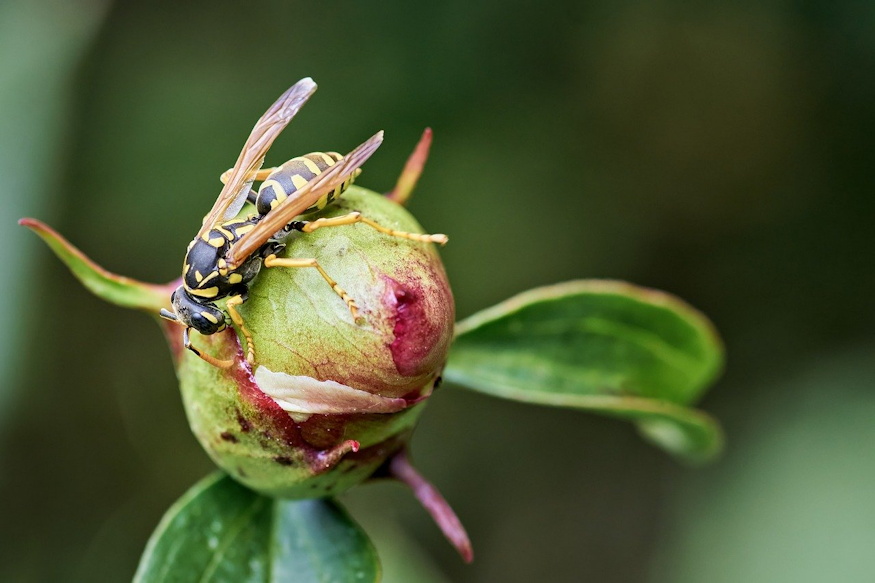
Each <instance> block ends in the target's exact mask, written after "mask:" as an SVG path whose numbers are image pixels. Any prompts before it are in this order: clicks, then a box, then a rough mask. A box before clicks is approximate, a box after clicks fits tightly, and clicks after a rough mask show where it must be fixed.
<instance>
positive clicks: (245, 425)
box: [237, 411, 252, 433]
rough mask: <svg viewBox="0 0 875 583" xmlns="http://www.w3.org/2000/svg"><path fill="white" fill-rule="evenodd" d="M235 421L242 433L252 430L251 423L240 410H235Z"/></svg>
mask: <svg viewBox="0 0 875 583" xmlns="http://www.w3.org/2000/svg"><path fill="white" fill-rule="evenodd" d="M237 423H238V424H240V431H242V432H243V433H249V432H250V431H252V425H251V424H250V423H249V421H247V419H246V417H244V416H243V414H242V413H241V412H240V411H237Z"/></svg>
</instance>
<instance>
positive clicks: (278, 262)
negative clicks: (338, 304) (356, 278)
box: [264, 255, 359, 322]
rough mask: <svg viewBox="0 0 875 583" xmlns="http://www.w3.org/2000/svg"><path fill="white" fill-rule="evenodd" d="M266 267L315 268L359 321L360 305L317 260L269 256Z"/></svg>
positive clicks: (266, 259)
mask: <svg viewBox="0 0 875 583" xmlns="http://www.w3.org/2000/svg"><path fill="white" fill-rule="evenodd" d="M264 266H265V267H314V268H316V271H318V272H319V274H320V275H321V276H322V277H323V279H325V281H327V282H328V285H330V286H331V289H333V290H334V293H336V294H337V295H338V296H340V299H342V300H343V301H344V302H346V307H348V308H349V311H350V313H351V314H352V318H353V320H355V321H356V322H358V321H359V307H358V304H356V303H355V300H354V299H352V298H351V297H350V296H349V294H348V293H346V292H345V291H344V290H343V288H342V287H340V286H339V285H337V282H336V281H334V280H333V279H331V276H330V275H328V274H327V273H326V272H325V270H324V269H322V266H321V265H319V262H318V261H316V260H315V259H290V258H279V257H277V256H276V255H268V256H267V257H266V258H265V259H264Z"/></svg>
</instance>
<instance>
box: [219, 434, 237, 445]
mask: <svg viewBox="0 0 875 583" xmlns="http://www.w3.org/2000/svg"><path fill="white" fill-rule="evenodd" d="M219 437H221V438H222V439H223V440H225V441H230V442H231V443H237V441H238V439H237V436H236V435H234V434H233V433H231V432H230V431H223V432H222V433H220V434H219Z"/></svg>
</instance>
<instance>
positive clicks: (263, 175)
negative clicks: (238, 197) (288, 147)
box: [219, 168, 276, 184]
mask: <svg viewBox="0 0 875 583" xmlns="http://www.w3.org/2000/svg"><path fill="white" fill-rule="evenodd" d="M231 170H233V168H229V169H227V170H225V171H224V172H222V175H221V176H219V180H221V181H222V184H225V183H226V182H228V176H230V175H231ZM275 170H276V168H262V169H261V170H259V171H258V172H256V173H255V178H253V180H255V181H258V182H261V181H262V180H267V177H268V176H270V175H271V174H272V173H273V172H274V171H275Z"/></svg>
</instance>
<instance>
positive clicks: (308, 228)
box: [289, 211, 448, 245]
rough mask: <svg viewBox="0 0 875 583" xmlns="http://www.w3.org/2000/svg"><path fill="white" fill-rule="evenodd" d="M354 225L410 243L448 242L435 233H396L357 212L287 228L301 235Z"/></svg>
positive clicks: (305, 222)
mask: <svg viewBox="0 0 875 583" xmlns="http://www.w3.org/2000/svg"><path fill="white" fill-rule="evenodd" d="M355 223H364V224H366V225H368V226H369V227H371V228H373V229H376V230H378V231H380V232H381V233H385V234H386V235H390V236H392V237H399V238H401V239H410V240H411V241H422V242H424V243H440V244H441V245H443V244H445V243H446V242H447V240H448V239H447V236H446V235H442V234H440V233H436V234H434V235H422V234H419V233H408V232H407V231H396V230H395V229H390V228H388V227H384V226H383V225H381V224H379V223H377V222H376V221H373V220H371V219H369V218H367V217H364V216H362V214H361V213H360V212H358V211H355V212H351V213H349V214H348V215H343V216H341V217H332V218H324V217H323V218H321V219H316V220H315V221H312V222H310V221H293V222H292V223H290V224H289V227H290V228H292V229H295V230H297V231H301V232H302V233H312V232H313V231H315V230H316V229H321V228H322V227H340V226H342V225H354V224H355Z"/></svg>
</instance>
